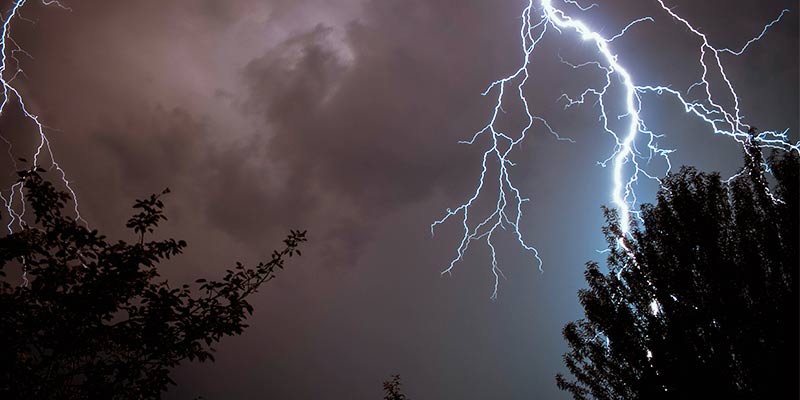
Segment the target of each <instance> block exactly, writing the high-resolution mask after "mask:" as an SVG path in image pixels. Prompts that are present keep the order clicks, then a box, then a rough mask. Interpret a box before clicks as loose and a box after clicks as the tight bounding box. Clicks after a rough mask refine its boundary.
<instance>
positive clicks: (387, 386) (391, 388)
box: [383, 375, 408, 400]
mask: <svg viewBox="0 0 800 400" xmlns="http://www.w3.org/2000/svg"><path fill="white" fill-rule="evenodd" d="M400 386H401V382H400V375H392V379H391V380H389V381H386V382H383V391H384V392H385V393H386V395H385V396H383V399H384V400H408V397H407V396H406V395H404V394H403V392H402V391H401V390H400Z"/></svg>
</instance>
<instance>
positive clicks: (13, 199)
mask: <svg viewBox="0 0 800 400" xmlns="http://www.w3.org/2000/svg"><path fill="white" fill-rule="evenodd" d="M26 2H27V1H26V0H16V1H14V3H13V5H12V6H11V9H10V11H8V14H7V15H6V16H5V18H3V20H2V21H3V22H2V24H3V25H2V32H1V33H0V35H2V36H0V85H2V98H1V99H0V117H2V116H3V113H4V112H6V111H7V110H6V109H7V108H10V107H14V106H16V107H18V109H19V111H20V112H21V113H22V115H24V117H25V119H26V120H27V121H28V122H30V124H31V126H32V128H33V131H34V132H35V134H36V135H37V140H38V145H36V148H35V150H34V152H33V165H36V166H42V165H45V166H48V167H49V168H50V169H51V170H55V171H57V172H58V174H59V176H60V178H61V181H62V182H63V184H64V187H65V188H66V189H67V191H68V192H69V194H70V195H71V196H72V200H73V205H74V206H73V211H74V213H75V218H76V219H77V220H79V221H82V222H84V223H86V221H85V220H84V219H83V218H82V217H81V214H80V211H79V209H78V200H77V196H76V195H75V191H74V190H73V188H72V186H71V185H70V182H69V180H67V174H66V172H65V171H64V169H62V168H61V166H60V165H59V164H58V162H57V161H56V158H55V156H54V154H53V149H52V147H51V146H50V140H49V139H48V138H47V135H46V134H45V131H46V130H47V129H48V128H47V126H45V125H44V124H43V123H42V122H41V121H40V120H39V116H38V115H36V114H35V113H33V112H32V111H31V110H30V108H29V107H28V106H27V105H26V104H25V100H24V98H23V96H22V94H21V93H20V91H19V90H18V89H17V87H16V86H14V82H15V81H16V80H17V79H18V78H19V77H20V76H24V71H23V70H22V68H21V64H20V60H19V58H17V56H18V55H24V56H26V57H29V58H30V57H31V55H30V54H28V53H27V52H26V51H25V50H23V49H22V48H21V47H20V46H19V44H17V42H16V41H14V39H13V38H12V36H11V28H12V25H13V22H14V21H16V20H18V19H22V18H23V17H22V16H21V10H22V9H23V7H24V6H25V4H26ZM42 4H44V5H45V6H55V7H59V8H62V9H64V10H68V11H69V10H70V8H69V7H67V6H65V5H64V4H62V3H60V2H58V1H57V0H42ZM0 138H1V139H2V140H3V142H5V144H6V145H7V152H8V155H9V157H10V158H11V161H12V163H13V165H14V168H15V169H16V168H17V163H16V157H15V156H14V152H13V145H12V143H11V142H10V141H9V140H8V139H6V138H5V137H0ZM43 162H49V165H48V164H42V163H43ZM0 200H2V201H3V203H4V205H5V208H6V212H7V214H8V215H9V217H10V221H9V223H8V224H7V225H6V229H7V230H8V232H9V233H13V231H14V226H15V225H16V226H18V227H19V228H20V229H21V228H23V227H24V226H25V222H24V219H23V217H24V215H25V195H24V192H23V187H22V182H17V183H15V184H13V185H12V186H11V187H10V188H9V189H7V191H6V193H4V191H0ZM23 278H24V277H23Z"/></svg>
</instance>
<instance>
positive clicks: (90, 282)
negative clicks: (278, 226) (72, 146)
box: [0, 169, 306, 399]
mask: <svg viewBox="0 0 800 400" xmlns="http://www.w3.org/2000/svg"><path fill="white" fill-rule="evenodd" d="M40 172H43V171H42V170H40V169H33V170H31V171H27V172H22V173H20V182H21V183H22V184H23V185H24V187H25V189H26V192H27V195H26V197H25V199H26V201H27V203H28V204H29V207H28V210H29V215H31V218H30V219H32V220H33V221H30V223H24V222H20V225H21V228H20V229H18V230H17V231H16V232H14V233H11V234H8V235H6V236H5V237H2V238H0V340H1V341H2V346H0V398H2V399H88V398H99V399H150V398H158V397H160V394H161V392H163V391H164V390H166V389H167V387H168V385H169V384H171V383H173V382H172V380H171V379H170V371H171V369H172V368H173V367H175V366H177V365H178V364H179V363H181V362H183V361H186V360H190V361H191V360H199V361H205V360H213V355H212V352H213V350H214V349H213V346H214V344H215V343H216V342H218V341H219V340H220V339H221V338H223V337H225V336H229V335H235V334H241V333H242V331H243V329H244V328H245V327H247V325H246V324H245V320H246V318H247V317H248V315H250V314H252V312H253V306H252V305H251V304H250V303H249V302H248V298H250V296H251V295H252V294H253V293H255V292H256V291H257V290H258V288H259V287H260V286H261V285H262V284H263V283H265V282H268V281H270V280H271V279H273V278H274V277H275V272H276V269H282V268H283V267H284V262H285V260H286V258H287V257H291V256H292V255H294V254H297V255H300V251H299V250H298V245H299V244H300V243H301V242H303V241H305V240H306V238H305V232H299V231H292V232H291V234H290V235H289V236H288V237H287V238H286V239H285V240H284V245H285V247H284V248H283V249H282V250H280V251H275V252H273V254H272V258H271V259H270V260H269V261H267V262H262V263H259V264H258V265H256V266H255V267H252V268H249V267H245V266H243V265H242V264H239V263H237V264H236V266H235V267H234V268H233V269H229V270H227V272H226V274H225V275H224V277H223V278H222V280H220V281H206V280H205V279H199V280H197V282H196V285H195V286H199V287H197V288H194V289H193V286H192V285H188V284H187V285H178V286H172V285H170V284H169V283H168V282H167V281H166V280H164V279H163V278H160V276H159V271H158V269H157V267H158V264H159V262H161V261H163V260H164V259H168V258H170V257H173V256H176V255H178V254H180V253H181V252H182V250H183V249H184V248H185V247H186V242H184V241H182V240H177V241H176V240H174V239H167V240H149V238H150V236H151V234H152V233H153V232H154V230H155V228H156V227H157V226H158V224H159V223H160V222H161V221H163V220H166V217H165V216H164V214H163V206H164V204H163V202H162V200H161V196H160V195H153V196H150V197H149V198H147V199H144V200H138V201H136V203H135V205H134V209H135V210H136V212H137V213H136V214H135V215H134V216H133V217H132V218H131V219H130V220H129V221H128V223H127V226H128V228H131V229H132V230H133V231H134V233H135V234H136V236H137V240H136V241H134V242H133V243H127V242H124V241H118V242H109V241H107V240H106V238H105V237H104V236H102V235H101V234H100V233H98V232H97V231H96V230H90V229H87V228H86V227H85V226H83V225H82V224H80V223H78V222H77V221H76V220H75V219H73V218H70V217H68V216H65V215H64V214H63V213H62V210H63V208H64V206H65V204H66V202H67V201H69V196H67V194H66V193H63V192H59V191H57V190H56V189H55V188H54V187H53V185H52V184H50V183H49V182H47V181H46V180H44V179H43V178H42V176H41V175H40ZM166 192H167V191H165V192H164V193H166ZM164 193H162V195H163V194H164ZM7 272H13V273H12V274H8V273H7ZM20 273H22V274H24V275H23V276H24V282H23V283H22V284H20V280H19V277H20V275H19V274H20ZM9 277H13V279H11V278H9Z"/></svg>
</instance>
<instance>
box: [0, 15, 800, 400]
mask: <svg viewBox="0 0 800 400" xmlns="http://www.w3.org/2000/svg"><path fill="white" fill-rule="evenodd" d="M6 3H8V2H6ZM526 3H527V2H525V1H522V0H504V1H497V0H461V1H448V0H402V1H401V0H336V1H330V0H236V1H233V0H229V1H221V0H173V1H168V2H166V1H163V0H136V1H109V0H84V1H77V0H75V1H71V2H70V3H68V5H69V6H70V7H71V8H72V10H71V11H65V10H62V9H60V8H57V7H52V6H50V7H46V6H43V5H42V4H40V3H38V2H32V3H31V4H29V5H27V6H26V8H25V9H23V13H22V16H23V17H25V19H27V20H23V19H20V20H18V21H17V22H16V23H15V24H14V26H13V32H12V36H13V37H14V38H15V39H16V41H17V43H18V44H19V45H20V46H21V47H22V48H24V49H25V50H26V51H27V52H28V53H29V54H30V56H31V58H28V57H26V56H25V55H23V54H18V56H19V57H20V60H21V66H22V67H23V69H24V71H25V75H24V76H21V77H20V78H19V80H17V81H15V83H16V85H17V87H18V88H20V90H21V92H22V93H23V94H24V96H26V99H27V105H28V107H29V108H30V109H31V110H32V111H33V112H35V113H37V114H38V115H39V116H40V118H41V121H42V122H44V123H45V124H46V125H47V126H49V127H51V128H52V129H49V130H48V135H49V138H50V140H51V142H52V148H53V151H54V152H55V154H56V157H57V159H58V161H59V162H60V164H61V166H62V167H63V168H64V169H65V170H66V171H67V174H68V177H69V179H70V180H71V182H72V185H73V188H74V189H75V191H76V193H77V195H78V199H79V202H80V209H81V212H82V215H83V217H84V218H85V219H86V220H87V221H88V222H89V224H90V225H91V226H92V227H93V228H97V229H99V230H100V231H101V232H105V233H107V234H108V235H109V236H110V237H111V238H122V239H131V238H132V235H131V234H130V233H128V232H126V230H125V228H124V222H125V221H126V220H127V218H128V217H129V216H130V215H131V209H130V206H131V205H132V203H133V200H134V199H135V198H141V197H144V196H146V195H148V194H150V193H154V192H158V191H160V190H161V189H163V188H164V187H167V186H168V187H170V189H172V193H171V194H170V195H169V196H168V197H167V198H166V202H167V215H168V216H169V218H170V220H169V222H168V223H167V224H166V225H164V227H163V229H162V230H161V231H160V233H159V234H160V235H161V236H164V237H166V236H168V237H176V238H183V239H185V240H187V241H188V242H189V248H188V250H187V251H186V253H185V254H184V255H183V256H181V257H179V258H177V259H176V260H173V261H170V262H169V263H167V264H164V266H163V268H162V271H163V275H164V276H165V277H167V278H168V279H169V280H170V282H173V281H174V282H184V281H190V280H194V279H197V278H199V277H208V278H217V277H221V276H222V275H223V273H224V271H225V269H226V268H229V267H230V266H232V265H233V264H234V262H235V261H242V262H244V263H250V264H254V263H256V262H257V261H258V260H261V259H266V258H268V256H269V254H270V253H271V251H272V250H273V249H275V248H278V247H279V246H280V245H281V242H280V240H281V239H282V238H283V236H284V235H285V234H286V233H288V230H289V229H307V230H308V232H309V233H308V235H309V242H308V243H307V245H304V248H303V256H302V257H301V258H299V259H292V261H291V263H290V264H289V265H288V268H287V269H286V270H285V271H281V272H280V274H279V279H277V280H275V281H273V282H270V283H269V284H268V285H267V286H265V287H264V288H263V290H262V291H261V292H260V293H258V294H257V295H256V297H254V298H253V299H252V301H251V302H252V303H253V304H254V306H255V314H254V315H253V317H252V318H251V319H250V320H249V321H248V322H249V324H250V327H249V328H248V329H247V330H246V331H245V333H244V334H243V335H242V336H237V337H232V338H227V339H225V340H223V342H222V343H221V345H220V346H219V347H218V351H217V353H216V359H217V361H216V362H215V363H207V364H186V365H184V366H182V367H180V368H179V369H178V370H177V371H176V374H175V378H176V381H177V383H178V385H177V387H174V388H172V389H171V390H170V391H169V392H168V394H167V396H166V397H167V398H169V399H183V398H194V397H196V396H199V395H202V396H204V397H205V398H207V399H261V398H274V399H310V398H328V399H378V398H381V397H382V394H381V382H382V381H383V380H386V379H387V378H388V377H389V376H390V375H392V374H400V375H401V376H402V379H403V384H404V388H405V391H406V393H407V394H408V395H409V396H410V397H411V398H413V399H420V400H421V399H463V400H467V399H531V398H534V399H566V398H568V396H567V394H566V393H563V392H559V391H558V389H557V388H556V386H555V380H554V375H555V374H556V373H557V372H563V371H564V370H565V368H564V367H563V364H562V362H561V355H562V354H563V353H564V352H565V351H566V344H565V342H564V341H563V339H562V338H561V329H562V327H563V325H564V324H565V323H566V322H568V321H571V320H574V319H577V318H580V316H581V309H580V305H579V304H578V299H577V295H576V291H577V290H578V289H579V288H581V287H583V286H584V281H583V276H582V273H583V270H584V263H585V262H586V261H589V260H596V261H603V255H601V254H598V253H597V250H600V249H603V247H604V240H603V237H602V234H601V232H600V228H601V227H602V224H603V220H602V213H601V210H600V206H601V205H603V204H609V202H610V189H609V187H610V186H609V183H610V173H611V171H610V170H609V169H603V168H602V167H599V166H598V165H597V162H598V161H601V160H603V159H605V158H606V157H608V156H609V155H610V154H611V151H612V147H611V145H612V144H613V143H612V140H611V138H610V137H609V136H607V135H605V134H604V133H603V132H602V131H601V128H600V126H599V125H598V123H597V116H598V114H597V108H596V107H593V105H592V104H591V103H590V104H587V105H586V106H584V107H580V108H571V109H569V110H564V109H563V106H564V104H563V102H561V103H559V102H557V101H556V99H557V98H558V97H559V96H560V95H561V94H562V93H564V92H567V93H571V94H575V93H580V91H582V90H583V89H582V88H585V87H586V85H587V84H593V83H595V82H597V78H598V75H597V74H596V73H589V72H584V71H573V70H571V69H569V68H568V67H565V66H564V65H563V64H561V63H560V62H559V58H558V56H559V54H560V55H562V56H564V57H565V58H570V59H571V60H574V61H576V62H582V61H588V60H591V59H595V58H596V52H595V51H593V49H592V47H591V45H590V44H588V43H586V42H582V41H581V40H580V39H578V38H576V37H575V35H574V34H570V33H567V32H565V33H564V34H563V35H560V36H559V35H555V34H554V35H551V36H549V38H548V39H547V40H545V41H544V42H542V46H541V47H540V49H538V50H537V52H536V53H535V54H534V56H533V63H534V65H533V66H532V67H531V73H532V76H533V78H532V79H531V81H530V82H529V83H528V86H527V89H526V90H527V92H526V93H527V96H528V99H529V100H530V102H531V106H532V108H534V109H536V110H537V113H538V114H539V115H541V116H543V117H546V118H547V119H548V121H549V122H550V124H551V125H552V126H553V127H554V128H555V129H556V130H557V131H558V132H559V133H561V134H562V135H564V136H569V137H571V138H573V139H575V140H576V143H574V144H573V143H567V142H559V141H557V140H555V139H554V138H553V137H552V136H551V135H550V134H549V133H548V132H546V131H544V130H542V129H541V126H539V127H537V128H536V129H535V130H534V131H532V133H531V134H530V136H529V137H528V139H527V140H526V142H524V144H523V145H522V147H521V148H520V149H519V150H518V151H517V152H516V153H515V154H514V156H513V159H514V160H515V161H516V162H518V164H519V166H518V167H516V168H515V169H514V175H513V179H514V180H515V182H516V183H517V184H518V186H519V188H520V189H521V190H522V191H523V193H525V194H526V195H527V196H529V197H531V198H532V201H531V202H530V203H526V205H525V209H524V211H525V217H524V219H523V221H522V231H523V233H524V234H525V235H526V236H527V239H528V241H529V243H531V244H533V245H534V246H536V247H537V248H538V250H539V251H540V255H541V257H542V259H543V261H544V265H543V272H540V271H539V270H538V269H537V265H536V263H535V260H534V259H533V258H532V257H530V254H529V253H526V252H524V251H522V249H521V248H520V247H519V246H518V245H517V244H515V242H514V237H513V236H512V235H511V234H509V233H506V234H500V235H499V236H497V239H496V241H495V242H496V243H497V244H498V254H499V262H500V266H501V268H503V271H504V272H505V275H506V277H507V279H505V280H501V282H500V291H499V296H498V298H497V300H495V301H492V300H490V298H489V297H490V295H491V292H492V285H493V276H492V274H491V271H490V262H489V260H490V259H489V253H488V249H487V248H486V246H485V245H483V246H482V245H480V244H477V243H476V244H475V245H473V246H471V247H470V250H469V252H468V254H467V255H466V258H465V260H464V262H462V263H460V264H458V265H457V266H456V268H455V269H454V270H453V274H452V275H444V276H440V271H442V269H443V268H445V267H446V266H447V265H448V263H449V262H450V260H451V259H452V258H453V256H454V255H455V251H456V248H457V246H458V242H459V240H460V231H459V223H458V222H457V221H452V222H449V223H447V224H445V225H444V226H442V227H441V229H439V230H437V232H436V236H434V237H431V235H430V223H431V222H433V221H434V220H436V219H439V218H441V216H442V215H443V213H444V212H445V210H446V209H447V208H448V207H451V208H455V207H457V206H458V205H459V204H460V203H461V202H462V201H463V200H465V199H466V198H468V197H469V195H470V194H471V193H472V191H474V185H475V184H476V183H477V178H478V174H479V172H480V157H481V152H482V151H483V149H484V148H485V147H484V146H485V145H486V142H481V141H479V142H478V143H476V144H475V145H474V146H472V147H470V146H466V145H460V144H458V143H457V142H458V141H459V140H462V139H465V138H469V137H470V136H471V135H472V134H473V133H474V132H475V131H477V130H479V129H481V128H482V127H483V126H485V125H486V123H487V119H488V118H489V117H490V113H491V109H492V107H493V98H489V97H482V96H481V93H482V92H483V90H484V89H486V87H487V86H488V85H489V84H490V83H491V82H492V81H494V80H496V79H498V78H501V77H503V76H506V75H508V74H509V73H511V72H512V71H514V70H515V69H516V68H518V66H519V64H520V62H521V60H522V55H521V53H520V46H519V26H520V12H521V10H522V9H523V8H524V6H525V4H526ZM598 3H599V7H597V8H594V9H592V10H590V11H588V12H585V13H576V14H575V15H581V18H584V19H585V20H586V22H587V23H588V24H590V25H591V26H592V27H594V28H596V29H597V30H599V31H600V32H601V33H603V34H604V35H606V36H611V35H613V34H615V33H617V32H619V31H620V30H621V29H622V28H623V27H624V26H625V25H626V24H627V23H628V22H630V21H631V20H633V19H636V18H640V17H643V16H647V15H649V16H652V17H653V18H655V22H654V23H647V24H642V25H637V26H636V27H635V28H634V29H632V30H631V31H630V32H629V33H628V34H627V35H626V36H625V37H623V38H622V39H619V40H618V41H615V42H614V49H615V51H616V52H617V53H618V54H619V55H620V60H623V61H624V62H625V63H626V65H628V66H629V69H630V70H631V73H632V75H633V76H634V77H635V78H636V79H637V80H639V81H646V82H655V83H662V84H672V85H673V87H674V88H676V89H681V90H685V88H687V87H688V86H689V85H690V84H691V83H692V82H694V80H695V79H696V77H697V76H699V68H698V66H697V58H698V56H697V52H696V51H697V48H698V45H699V42H698V41H697V39H696V38H695V37H692V36H690V35H689V34H688V33H687V31H686V29H685V28H684V27H682V26H681V25H678V24H676V23H674V21H672V20H671V19H670V17H669V16H668V15H667V14H666V13H664V12H663V10H660V8H659V6H658V4H657V2H656V1H655V0H652V1H651V0H607V1H606V0H602V1H598ZM668 4H670V5H673V6H674V7H675V8H674V9H675V10H676V12H678V13H680V14H681V15H682V16H683V17H685V18H687V19H689V20H690V21H691V22H693V23H694V24H695V25H696V26H697V27H699V28H701V29H702V30H703V31H704V32H705V33H707V34H708V35H709V38H710V39H711V40H712V42H713V43H714V44H716V45H717V46H719V47H728V46H730V47H738V46H741V45H742V44H743V43H744V42H746V41H747V40H748V39H749V38H751V37H753V36H755V35H757V34H758V33H759V32H760V31H761V29H762V27H763V26H764V24H766V23H768V22H769V21H771V20H772V19H774V18H775V17H776V16H777V15H778V14H779V13H780V11H781V10H782V9H784V8H788V9H790V10H791V13H790V14H788V15H787V16H786V17H785V18H784V19H783V21H782V22H780V23H779V24H777V25H776V26H774V28H773V29H771V30H770V31H769V32H768V33H767V35H766V36H765V37H764V39H763V40H762V41H761V42H759V43H757V44H756V45H754V46H753V47H752V48H750V49H749V50H748V52H746V53H745V54H744V55H743V56H741V57H739V58H735V57H732V56H726V57H725V58H724V61H725V62H726V63H727V68H728V72H729V74H730V77H731V79H732V81H733V83H734V85H735V87H736V89H737V91H738V92H739V94H740V95H742V99H741V100H742V110H743V114H744V115H745V116H746V117H747V122H749V123H752V124H753V125H756V126H758V127H759V128H762V129H777V130H784V129H786V128H788V129H790V132H791V137H792V138H793V139H794V140H797V132H798V128H800V123H799V122H798V107H799V105H798V97H799V96H798V85H799V83H798V74H799V73H798V47H799V44H798V36H799V35H798V18H799V17H800V6H799V5H798V2H797V1H788V0H771V1H761V0H737V1H730V0H705V1H702V2H701V1H697V0H669V1H668ZM8 6H9V5H8V4H4V10H7V9H8ZM4 15H5V14H4ZM645 108H646V109H645V111H644V112H645V115H646V116H647V117H648V118H650V120H651V121H652V122H651V126H650V127H651V128H653V129H654V130H658V131H660V132H662V133H665V134H666V137H665V138H663V139H662V147H666V148H674V149H677V151H676V153H674V154H673V157H672V161H673V165H675V166H679V165H682V164H691V165H695V166H698V167H699V168H701V169H705V170H717V171H720V172H721V173H722V174H723V175H731V174H733V173H735V172H736V170H737V168H738V165H740V160H741V152H740V150H739V147H738V146H737V145H736V144H735V143H734V142H733V141H732V140H730V139H729V138H724V137H719V136H714V135H713V134H712V132H711V131H710V129H709V128H708V127H707V126H706V125H704V124H701V123H699V122H697V120H695V119H692V118H690V117H688V116H687V115H686V114H684V113H683V111H682V109H681V108H680V107H679V106H678V104H677V103H676V102H674V101H672V100H670V99H668V98H664V99H657V98H648V100H647V102H646V104H645ZM16 110H17V109H16V108H13V107H12V108H10V109H8V110H7V111H5V112H4V115H3V116H2V119H1V120H0V134H2V135H3V137H5V138H7V139H8V140H9V141H10V142H11V143H13V145H14V154H15V155H16V156H22V157H29V155H30V154H31V153H32V151H33V148H34V146H35V144H36V143H37V142H36V140H37V137H36V135H35V132H34V130H33V129H32V125H31V124H30V123H28V122H25V121H24V120H23V119H22V118H20V115H19V113H18V111H16ZM508 118H509V121H511V122H509V123H510V124H513V123H514V121H515V120H516V121H518V119H519V114H518V113H517V114H515V111H514V109H513V107H512V109H510V110H509V116H508ZM0 144H2V143H0ZM3 152H5V150H3ZM0 168H2V169H3V170H4V171H8V174H5V173H4V176H8V178H7V180H6V181H4V182H10V180H11V179H12V178H11V172H13V165H12V164H11V162H10V161H9V159H8V158H5V157H3V158H0ZM654 168H655V169H656V170H659V168H663V167H661V166H659V165H655V166H654ZM53 178H55V175H53ZM3 187H4V188H5V187H7V186H6V185H4V186H3ZM640 190H641V192H640V195H641V197H642V198H643V199H644V200H648V199H652V198H653V195H654V191H655V188H654V187H653V185H642V186H641V188H640Z"/></svg>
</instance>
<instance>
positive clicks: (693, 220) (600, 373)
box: [556, 145, 800, 399]
mask: <svg viewBox="0 0 800 400" xmlns="http://www.w3.org/2000/svg"><path fill="white" fill-rule="evenodd" d="M767 164H769V168H771V172H772V175H773V176H774V185H773V188H772V189H771V191H770V192H768V191H767V186H768V183H767V182H768V181H769V180H772V178H766V177H765V175H764V169H765V168H764V166H763V165H764V162H763V159H762V158H761V153H760V150H759V149H757V148H756V147H755V146H754V145H750V146H749V147H748V148H747V151H746V154H745V167H744V168H743V170H742V173H741V174H740V175H739V176H738V177H737V178H735V179H733V180H732V181H730V182H729V183H725V182H723V181H722V180H721V179H720V176H719V175H718V174H706V173H700V172H698V171H696V170H695V169H693V168H687V167H684V168H682V169H681V170H680V172H678V173H676V174H672V175H670V176H669V177H668V178H666V180H664V182H663V185H662V188H661V190H660V191H659V193H658V196H657V203H656V204H655V205H646V206H644V207H643V208H642V219H643V223H642V225H643V226H642V227H635V228H634V229H633V234H632V236H631V238H629V240H626V241H625V247H627V248H628V249H630V253H629V252H628V251H626V250H625V249H624V248H621V247H620V246H618V245H617V238H618V237H619V235H620V231H619V227H618V217H617V215H616V214H615V212H613V211H610V210H605V214H606V219H607V226H606V228H604V234H605V236H606V238H607V241H608V245H609V249H610V255H609V257H608V268H607V270H606V271H604V270H602V269H601V267H599V266H598V265H597V264H596V263H589V264H587V269H586V272H585V276H586V280H587V282H588V284H589V288H588V289H584V290H581V291H580V292H579V298H580V302H581V304H582V305H583V308H584V312H585V318H583V319H581V320H578V321H575V322H572V323H569V324H567V325H566V326H565V327H564V332H563V333H564V338H565V339H566V340H567V342H568V344H569V347H570V351H569V352H568V353H567V354H565V355H564V361H565V363H566V366H567V368H568V370H569V371H570V373H571V374H572V375H573V377H574V380H570V379H568V378H566V377H564V376H562V375H561V374H559V375H558V376H557V377H556V381H557V383H558V386H559V388H561V389H563V390H566V391H569V392H570V393H571V394H572V395H573V397H574V398H576V399H667V398H669V399H693V398H704V399H778V398H781V399H783V398H786V399H788V398H798V383H797V382H798V381H797V377H798V350H799V349H798V340H799V339H800V332H799V331H798V319H799V318H800V315H799V314H798V313H799V312H800V308H799V307H798V292H797V284H798V282H797V272H798V262H800V252H799V251H798V242H799V241H800V238H798V219H800V217H799V216H798V208H800V198H799V197H798V185H799V184H800V177H799V175H798V172H800V162H798V156H797V154H785V153H784V154H782V155H781V156H776V155H775V154H773V156H772V157H770V160H769V162H768V163H767Z"/></svg>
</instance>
